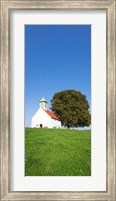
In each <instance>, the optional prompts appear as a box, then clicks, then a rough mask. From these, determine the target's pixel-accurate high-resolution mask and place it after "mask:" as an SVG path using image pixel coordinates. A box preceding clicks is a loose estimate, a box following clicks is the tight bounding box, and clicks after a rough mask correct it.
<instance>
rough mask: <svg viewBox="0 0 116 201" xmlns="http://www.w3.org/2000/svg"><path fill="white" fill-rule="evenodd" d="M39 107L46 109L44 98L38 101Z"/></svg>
mask: <svg viewBox="0 0 116 201" xmlns="http://www.w3.org/2000/svg"><path fill="white" fill-rule="evenodd" d="M40 107H42V108H44V109H47V101H46V100H45V98H44V97H43V98H42V99H41V100H40Z"/></svg>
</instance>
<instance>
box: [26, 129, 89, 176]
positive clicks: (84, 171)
mask: <svg viewBox="0 0 116 201" xmlns="http://www.w3.org/2000/svg"><path fill="white" fill-rule="evenodd" d="M25 175H26V176H90V175H91V131H82V130H81V131H79V130H72V129H47V128H26V129H25Z"/></svg>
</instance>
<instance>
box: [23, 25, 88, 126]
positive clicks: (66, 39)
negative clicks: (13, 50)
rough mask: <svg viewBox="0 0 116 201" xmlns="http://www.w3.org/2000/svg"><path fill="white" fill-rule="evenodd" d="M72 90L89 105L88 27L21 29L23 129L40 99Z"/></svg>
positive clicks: (26, 27)
mask: <svg viewBox="0 0 116 201" xmlns="http://www.w3.org/2000/svg"><path fill="white" fill-rule="evenodd" d="M66 89H75V90H77V91H81V92H82V93H83V94H85V95H86V97H87V100H88V102H89V104H90V105H91V26H90V25H25V126H30V125H31V118H32V116H33V115H34V113H35V112H36V111H37V109H38V108H39V101H40V99H41V98H42V97H44V98H45V99H46V100H47V102H48V108H49V107H50V100H51V99H52V97H53V95H54V93H56V92H58V91H62V90H66Z"/></svg>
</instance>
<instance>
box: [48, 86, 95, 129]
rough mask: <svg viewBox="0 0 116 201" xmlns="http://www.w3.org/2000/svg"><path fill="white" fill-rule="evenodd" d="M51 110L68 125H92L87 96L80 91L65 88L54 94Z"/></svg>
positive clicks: (63, 123)
mask: <svg viewBox="0 0 116 201" xmlns="http://www.w3.org/2000/svg"><path fill="white" fill-rule="evenodd" d="M51 110H52V111H53V112H54V113H55V114H56V115H57V116H58V117H59V118H60V120H61V122H62V125H64V126H67V127H84V126H90V124H91V115H90V113H89V103H88V101H87V99H86V96H85V95H84V94H82V93H81V92H80V91H76V90H64V91H60V92H57V93H55V94H54V95H53V98H52V100H51Z"/></svg>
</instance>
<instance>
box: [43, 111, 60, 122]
mask: <svg viewBox="0 0 116 201" xmlns="http://www.w3.org/2000/svg"><path fill="white" fill-rule="evenodd" d="M44 111H45V112H46V113H47V114H48V115H49V116H50V117H51V118H52V119H56V120H59V121H60V119H59V118H58V117H57V116H56V114H54V113H53V112H52V111H50V110H48V109H47V110H44Z"/></svg>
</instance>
